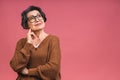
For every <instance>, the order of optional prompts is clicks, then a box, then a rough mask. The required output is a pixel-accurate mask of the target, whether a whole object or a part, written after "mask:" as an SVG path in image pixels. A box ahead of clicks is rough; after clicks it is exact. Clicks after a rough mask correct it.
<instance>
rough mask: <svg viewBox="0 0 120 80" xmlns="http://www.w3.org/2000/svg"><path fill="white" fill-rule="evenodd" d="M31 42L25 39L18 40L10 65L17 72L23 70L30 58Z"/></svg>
mask: <svg viewBox="0 0 120 80" xmlns="http://www.w3.org/2000/svg"><path fill="white" fill-rule="evenodd" d="M30 47H32V45H31V44H29V43H26V41H25V39H21V40H19V41H18V42H17V45H16V49H15V52H14V56H13V57H12V59H11V61H10V66H11V67H12V69H13V70H14V71H15V72H18V73H19V72H21V71H22V70H23V69H24V68H25V67H26V66H27V63H28V61H29V58H30Z"/></svg>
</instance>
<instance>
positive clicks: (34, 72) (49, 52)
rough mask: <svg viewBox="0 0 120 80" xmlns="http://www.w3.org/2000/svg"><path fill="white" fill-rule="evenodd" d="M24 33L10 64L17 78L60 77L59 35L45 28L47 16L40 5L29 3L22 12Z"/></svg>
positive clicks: (42, 79) (53, 79) (52, 79)
mask: <svg viewBox="0 0 120 80" xmlns="http://www.w3.org/2000/svg"><path fill="white" fill-rule="evenodd" d="M21 16H22V22H21V25H22V27H23V28H24V29H28V33H27V37H25V38H22V39H20V40H19V41H18V42H17V45H16V49H15V53H14V56H13V57H12V59H11V61H10V66H11V67H12V69H13V70H14V71H15V72H16V73H17V74H18V77H17V80H61V76H60V62H61V52H60V44H59V38H58V37H57V36H55V35H51V34H48V33H46V32H45V31H44V28H45V22H46V20H47V19H46V16H45V13H44V12H43V11H42V9H41V8H39V7H36V6H30V7H28V8H27V9H26V10H24V11H23V12H22V14H21Z"/></svg>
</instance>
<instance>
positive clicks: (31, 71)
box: [28, 68, 38, 76]
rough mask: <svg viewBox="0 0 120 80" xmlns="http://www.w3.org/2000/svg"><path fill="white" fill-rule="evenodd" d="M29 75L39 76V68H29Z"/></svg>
mask: <svg viewBox="0 0 120 80" xmlns="http://www.w3.org/2000/svg"><path fill="white" fill-rule="evenodd" d="M28 75H29V76H38V72H37V68H30V69H29V70H28Z"/></svg>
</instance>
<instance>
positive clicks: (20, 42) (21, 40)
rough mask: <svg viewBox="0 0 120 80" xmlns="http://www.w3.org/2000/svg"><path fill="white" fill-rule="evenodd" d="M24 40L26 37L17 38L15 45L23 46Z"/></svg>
mask: <svg viewBox="0 0 120 80" xmlns="http://www.w3.org/2000/svg"><path fill="white" fill-rule="evenodd" d="M26 41H27V38H21V39H19V40H18V41H17V45H16V46H17V47H18V46H24V45H25V43H26Z"/></svg>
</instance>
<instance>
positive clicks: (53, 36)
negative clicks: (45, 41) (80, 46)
mask: <svg viewBox="0 0 120 80" xmlns="http://www.w3.org/2000/svg"><path fill="white" fill-rule="evenodd" d="M49 37H50V39H51V40H52V41H59V37H58V36H57V35H51V34H50V35H49Z"/></svg>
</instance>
